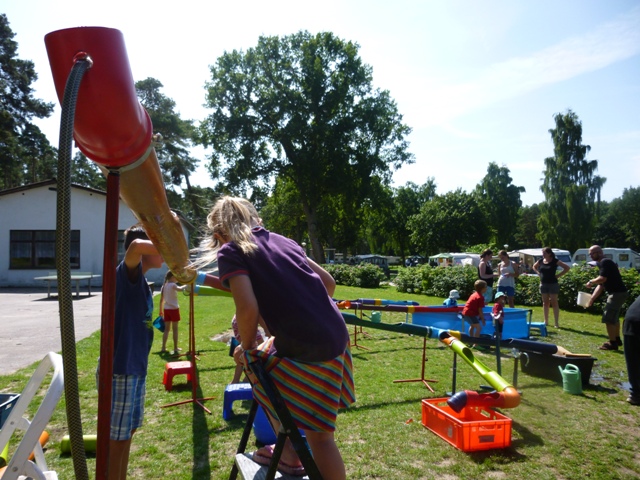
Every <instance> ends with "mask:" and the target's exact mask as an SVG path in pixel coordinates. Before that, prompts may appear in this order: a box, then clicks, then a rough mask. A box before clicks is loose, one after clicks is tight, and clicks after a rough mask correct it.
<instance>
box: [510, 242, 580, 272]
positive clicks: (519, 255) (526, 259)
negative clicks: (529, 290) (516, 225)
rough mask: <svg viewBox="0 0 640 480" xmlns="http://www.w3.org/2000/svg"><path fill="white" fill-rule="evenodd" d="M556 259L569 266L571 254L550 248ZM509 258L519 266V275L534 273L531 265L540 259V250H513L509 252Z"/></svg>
mask: <svg viewBox="0 0 640 480" xmlns="http://www.w3.org/2000/svg"><path fill="white" fill-rule="evenodd" d="M551 250H553V253H555V254H556V258H557V259H558V260H560V261H561V262H564V263H566V264H567V265H571V252H569V250H561V249H559V248H552V249H551ZM509 258H510V259H511V260H512V261H514V260H515V261H516V262H517V263H519V264H520V273H534V272H533V265H534V264H535V263H536V262H537V261H538V260H540V259H541V258H542V248H525V249H522V250H514V251H513V252H509Z"/></svg>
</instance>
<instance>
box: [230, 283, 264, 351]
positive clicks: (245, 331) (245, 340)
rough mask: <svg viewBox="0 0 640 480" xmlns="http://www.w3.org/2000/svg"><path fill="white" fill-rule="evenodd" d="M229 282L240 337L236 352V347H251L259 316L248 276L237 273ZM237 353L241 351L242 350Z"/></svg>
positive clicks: (242, 348) (243, 348)
mask: <svg viewBox="0 0 640 480" xmlns="http://www.w3.org/2000/svg"><path fill="white" fill-rule="evenodd" d="M229 283H230V285H231V293H232V294H233V301H234V302H235V304H236V320H237V322H238V333H240V337H241V338H242V344H241V345H240V346H238V347H237V348H236V352H238V349H241V350H249V349H251V348H253V342H254V341H255V339H256V333H257V331H258V317H259V316H260V312H259V310H258V301H257V300H256V297H255V294H254V293H253V287H252V286H251V280H250V279H249V277H248V276H246V275H237V276H235V277H232V278H231V279H230V280H229ZM236 352H234V358H236V362H237V361H238V358H237V357H236ZM239 353H242V351H240V352H239Z"/></svg>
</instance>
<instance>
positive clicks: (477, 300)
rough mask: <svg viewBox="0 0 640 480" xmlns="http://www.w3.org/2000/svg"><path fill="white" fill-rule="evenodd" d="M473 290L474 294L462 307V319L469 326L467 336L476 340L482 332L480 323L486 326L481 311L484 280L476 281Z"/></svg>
mask: <svg viewBox="0 0 640 480" xmlns="http://www.w3.org/2000/svg"><path fill="white" fill-rule="evenodd" d="M473 288H474V290H475V292H473V293H472V294H471V296H470V297H469V299H468V300H467V303H466V304H465V305H464V308H463V309H462V318H463V319H464V321H465V322H467V323H468V324H469V325H470V326H469V336H470V337H476V338H477V337H479V336H480V331H481V330H482V326H481V325H480V322H481V321H482V325H486V321H485V319H484V313H483V311H482V309H483V308H484V293H485V292H486V291H487V282H485V281H484V280H476V281H475V283H474V284H473Z"/></svg>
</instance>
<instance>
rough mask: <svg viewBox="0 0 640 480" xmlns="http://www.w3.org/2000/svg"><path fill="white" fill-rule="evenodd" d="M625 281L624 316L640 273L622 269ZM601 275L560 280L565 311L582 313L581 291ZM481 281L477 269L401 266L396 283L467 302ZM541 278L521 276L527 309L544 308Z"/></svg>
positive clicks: (587, 271) (576, 274) (589, 270)
mask: <svg viewBox="0 0 640 480" xmlns="http://www.w3.org/2000/svg"><path fill="white" fill-rule="evenodd" d="M620 274H621V275H622V280H623V282H624V283H625V285H626V287H627V289H628V290H629V298H628V299H627V301H626V302H625V305H624V306H623V313H624V312H626V311H627V308H628V307H629V306H630V305H631V303H633V301H634V300H635V299H636V298H637V297H638V296H639V295H640V273H639V272H638V271H637V270H635V269H633V268H621V269H620ZM597 276H598V270H596V269H594V268H593V267H589V266H582V267H578V266H576V267H572V268H571V270H569V272H568V273H567V274H566V275H564V276H563V277H562V278H560V279H559V283H560V293H559V295H558V304H559V305H560V308H561V309H563V310H574V311H582V310H583V308H582V307H579V306H578V305H577V304H576V300H577V298H578V292H591V290H589V289H588V288H587V287H586V286H585V284H586V283H587V280H589V279H592V278H595V277H597ZM477 279H478V270H477V268H476V267H474V266H470V265H465V266H454V267H445V268H443V267H431V266H429V265H421V266H419V267H409V268H406V267H400V268H399V269H398V276H397V277H396V278H395V279H394V280H393V283H394V284H395V285H396V289H397V290H398V291H399V292H406V293H415V294H419V295H420V294H421V295H428V296H434V297H444V298H446V297H448V296H449V291H450V290H452V289H456V290H458V291H459V292H460V297H461V298H462V299H466V298H468V297H469V295H471V293H473V283H474V282H475V281H476V280H477ZM539 287H540V279H539V277H538V276H537V275H521V276H520V277H518V279H517V281H516V298H515V302H516V304H518V305H523V306H541V305H542V298H541V296H540V290H539ZM606 298H607V296H606V295H601V296H600V298H598V300H597V301H596V303H595V304H594V305H593V307H591V309H590V310H591V311H592V312H594V313H602V309H603V306H604V303H605V301H606Z"/></svg>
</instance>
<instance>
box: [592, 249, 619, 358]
mask: <svg viewBox="0 0 640 480" xmlns="http://www.w3.org/2000/svg"><path fill="white" fill-rule="evenodd" d="M589 256H590V257H591V259H592V260H594V261H595V262H596V263H597V265H598V267H599V268H600V275H598V277H596V278H594V279H592V280H589V281H588V282H587V288H593V287H596V289H595V290H594V291H593V295H592V296H591V300H589V304H588V305H587V307H590V306H591V305H593V302H595V300H596V299H597V298H598V297H599V296H600V295H601V294H602V292H603V291H604V290H606V291H607V294H608V296H607V303H606V305H605V306H604V312H603V314H602V323H604V324H605V325H606V326H607V335H608V337H609V341H608V342H604V343H603V344H602V346H600V350H618V347H621V346H622V341H621V340H620V309H621V308H622V305H624V302H625V300H626V299H627V297H628V296H629V292H627V287H625V286H624V283H623V282H622V277H621V276H620V270H618V265H616V263H615V262H614V261H613V260H611V259H610V258H605V257H604V253H603V252H602V248H601V247H600V246H599V245H593V246H592V247H591V248H590V249H589Z"/></svg>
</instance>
